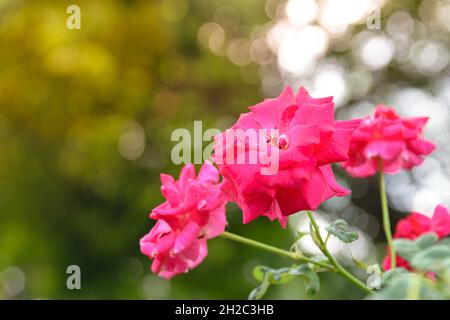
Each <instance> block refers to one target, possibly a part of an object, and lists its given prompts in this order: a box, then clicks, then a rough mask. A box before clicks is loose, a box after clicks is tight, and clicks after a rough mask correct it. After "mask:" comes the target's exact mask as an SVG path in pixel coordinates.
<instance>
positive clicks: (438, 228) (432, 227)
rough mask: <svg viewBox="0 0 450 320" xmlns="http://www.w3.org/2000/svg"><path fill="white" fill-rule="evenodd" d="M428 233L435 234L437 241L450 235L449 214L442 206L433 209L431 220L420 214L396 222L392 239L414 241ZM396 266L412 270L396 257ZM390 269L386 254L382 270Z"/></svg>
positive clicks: (388, 257)
mask: <svg viewBox="0 0 450 320" xmlns="http://www.w3.org/2000/svg"><path fill="white" fill-rule="evenodd" d="M428 232H434V233H436V235H437V236H438V238H439V239H442V238H445V237H447V236H448V235H450V212H449V210H448V208H446V207H445V206H443V205H438V206H437V207H436V208H435V209H434V214H433V217H431V219H430V218H429V217H427V216H425V215H423V214H421V213H416V212H413V213H411V214H410V215H409V216H407V217H406V218H405V219H402V220H400V221H399V222H398V224H397V226H396V228H395V234H394V238H405V239H411V240H414V239H416V238H418V237H420V236H421V235H423V234H425V233H428ZM396 264H397V266H398V267H403V268H406V269H408V270H412V269H411V267H410V265H409V263H408V262H407V261H406V260H405V259H403V258H402V257H400V256H398V255H397V257H396ZM390 268H391V258H390V255H389V252H388V254H387V256H386V257H385V258H384V261H383V269H384V270H389V269H390Z"/></svg>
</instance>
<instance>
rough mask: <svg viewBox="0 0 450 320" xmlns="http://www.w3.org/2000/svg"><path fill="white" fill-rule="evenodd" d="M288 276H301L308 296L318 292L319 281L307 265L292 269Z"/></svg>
mask: <svg viewBox="0 0 450 320" xmlns="http://www.w3.org/2000/svg"><path fill="white" fill-rule="evenodd" d="M290 274H291V275H293V276H301V277H302V278H303V280H304V283H305V291H306V293H309V294H315V293H317V292H319V290H320V280H319V277H318V276H317V273H315V272H314V271H313V270H311V268H310V267H309V266H308V265H307V264H302V265H301V266H299V267H297V268H292V269H291V271H290Z"/></svg>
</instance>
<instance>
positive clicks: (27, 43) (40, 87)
mask: <svg viewBox="0 0 450 320" xmlns="http://www.w3.org/2000/svg"><path fill="white" fill-rule="evenodd" d="M70 4H72V1H69V0H67V1H60V0H53V1H49V0H32V1H31V0H29V1H20V0H1V1H0V48H1V49H0V272H1V270H3V269H5V268H10V267H12V266H14V267H17V268H19V269H20V270H21V271H22V273H23V275H24V276H25V287H24V289H23V291H21V292H20V293H19V294H17V295H9V294H8V290H6V289H5V287H6V285H5V284H3V287H2V286H1V285H0V298H33V299H34V298H50V299H52V298H67V299H79V298H86V299H92V298H113V299H115V298H124V299H141V298H194V299H197V298H246V297H247V296H248V293H249V292H250V290H251V288H253V287H254V286H255V284H256V283H255V280H253V279H252V276H251V272H252V269H253V267H254V266H255V265H257V264H266V265H270V266H271V267H281V266H283V261H282V260H281V259H276V260H275V259H274V258H273V257H272V256H270V255H267V254H265V253H261V252H255V251H254V250H253V249H248V248H243V247H242V246H240V245H238V244H234V243H230V242H229V241H227V240H224V239H216V240H213V241H210V244H209V255H208V257H207V259H206V260H205V262H204V263H203V264H202V265H201V266H199V267H198V268H196V269H195V270H193V271H192V272H190V273H189V274H188V275H180V276H178V277H176V278H175V279H173V280H172V281H170V282H167V281H165V280H162V279H160V278H157V277H156V276H154V275H152V274H151V272H150V270H149V267H150V261H148V259H147V258H146V257H144V256H143V255H141V254H140V252H139V245H138V243H139V239H140V237H141V236H143V235H144V234H145V233H146V232H148V230H149V229H150V227H151V226H152V223H153V222H152V221H151V220H149V219H148V217H147V216H148V213H149V211H150V210H151V208H153V207H154V206H155V205H157V204H159V203H160V202H161V201H162V199H163V198H162V196H161V194H160V191H159V185H160V182H159V173H160V172H162V171H164V172H168V173H172V174H178V171H179V169H180V167H177V166H174V165H173V164H171V161H170V151H171V148H172V146H173V143H172V142H171V141H170V134H171V132H172V130H173V129H175V128H179V127H186V128H189V127H191V126H192V123H193V121H194V120H203V121H204V126H211V127H219V128H221V127H223V126H224V125H226V124H227V123H229V122H230V121H231V120H232V119H233V117H236V116H237V115H238V114H239V113H241V112H243V111H245V110H246V107H247V106H248V105H251V104H254V103H255V102H257V101H259V100H260V99H261V98H262V95H261V93H260V87H259V83H258V69H257V67H256V66H248V67H246V68H245V72H246V76H245V77H243V74H242V73H243V69H242V68H241V67H238V66H235V65H233V64H231V63H230V62H229V61H228V60H227V59H224V58H222V57H220V56H217V55H214V54H212V53H211V52H210V51H209V50H206V49H204V48H203V47H201V46H200V45H199V44H198V41H197V32H198V29H199V28H200V26H201V25H202V24H204V23H205V22H206V21H208V20H209V19H210V17H211V16H212V15H213V14H214V11H215V10H216V9H217V8H218V7H219V6H222V5H224V4H232V5H233V6H235V7H237V8H238V9H239V11H240V13H241V19H242V21H241V22H242V23H244V24H248V25H257V24H262V23H265V22H266V19H267V18H266V16H265V13H264V5H263V4H262V2H261V1H259V0H252V1H245V2H244V1H238V0H233V1H225V0H195V1H187V0H170V1H168V0H166V1H163V2H161V1H146V0H134V1H133V0H122V1H119V0H117V1H112V0H80V1H76V4H78V5H79V6H80V7H81V17H82V24H81V26H82V29H81V30H69V29H67V28H66V18H67V16H68V15H67V14H66V8H67V6H68V5H70ZM243 78H245V79H246V81H244V80H243ZM249 79H256V81H250V80H249ZM142 132H144V134H143V139H144V140H142V137H141V136H140V134H141V133H142ZM121 139H125V140H121ZM127 139H128V140H127ZM121 141H122V142H123V141H125V142H124V144H125V146H124V147H123V148H125V149H123V148H122V149H121ZM142 143H144V147H145V148H143V149H142ZM130 145H131V146H130ZM228 218H229V223H230V231H232V232H237V233H240V234H242V235H247V236H249V237H252V238H255V239H259V240H264V241H266V242H268V243H271V244H274V245H278V246H282V247H288V246H289V244H290V242H291V241H292V237H291V234H290V233H289V232H286V231H283V230H282V229H281V227H279V226H278V225H277V224H276V223H270V222H269V221H266V220H261V221H256V222H254V223H252V225H251V227H243V226H242V225H241V216H240V213H239V211H238V210H237V208H236V207H235V206H233V205H231V206H230V210H229V213H228ZM72 264H76V265H79V266H80V267H81V270H82V289H81V290H73V291H70V290H68V289H67V288H66V278H67V274H66V268H67V266H69V265H72ZM19 278H20V277H19ZM322 280H324V281H323V282H322V284H321V285H322V291H321V294H320V295H319V296H317V298H330V297H331V298H359V297H361V294H360V293H359V292H357V291H355V290H347V284H346V283H345V282H344V281H342V280H341V279H340V278H336V277H334V276H333V275H331V276H328V275H327V276H325V277H324V278H323V279H322ZM4 281H6V280H4ZM11 281H13V282H14V281H16V282H17V281H19V282H20V279H19V280H17V279H16V280H14V279H12V280H11ZM13 285H14V283H13ZM302 286H303V284H302V282H301V281H300V280H299V281H298V282H296V281H293V282H292V283H291V284H289V285H287V286H285V287H283V291H281V290H278V289H277V288H274V289H273V290H272V291H271V292H270V293H269V295H268V297H269V298H299V297H303V295H304V294H303V291H304V290H303V287H302Z"/></svg>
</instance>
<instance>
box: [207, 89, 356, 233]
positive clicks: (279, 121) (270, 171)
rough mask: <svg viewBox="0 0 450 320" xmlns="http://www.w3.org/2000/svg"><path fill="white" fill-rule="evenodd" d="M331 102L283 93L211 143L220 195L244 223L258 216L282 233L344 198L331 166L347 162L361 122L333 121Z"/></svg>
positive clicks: (253, 109) (252, 110) (255, 108)
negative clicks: (300, 217) (303, 214)
mask: <svg viewBox="0 0 450 320" xmlns="http://www.w3.org/2000/svg"><path fill="white" fill-rule="evenodd" d="M332 100H333V97H326V98H320V99H314V98H312V97H311V96H309V94H308V92H307V91H306V90H305V89H304V88H300V90H299V91H298V93H297V95H294V93H293V92H292V89H291V88H289V87H287V88H286V89H285V90H284V91H283V92H282V93H281V94H280V96H279V97H277V98H275V99H266V100H265V101H263V102H261V103H259V104H257V105H255V106H253V107H250V112H248V113H245V114H242V115H241V116H240V118H239V120H238V121H237V123H235V124H234V125H233V126H232V127H231V128H230V129H228V130H226V131H225V132H223V133H222V134H220V135H218V136H216V137H215V145H214V156H213V158H214V161H215V163H216V164H217V166H218V167H219V170H220V173H221V174H222V176H223V178H224V180H223V184H222V190H223V191H224V192H225V193H226V194H227V195H228V197H229V198H230V200H232V201H235V202H237V204H238V205H239V207H240V208H241V209H242V211H243V221H244V223H248V222H250V221H252V220H254V219H255V218H257V217H259V216H261V215H262V216H266V217H268V218H269V219H270V220H274V219H278V220H279V222H280V223H281V225H282V226H283V227H285V226H286V223H287V216H289V215H291V214H293V213H296V212H299V211H301V210H306V209H311V210H314V209H317V207H318V206H319V205H320V204H321V203H322V202H324V201H325V200H327V199H329V198H331V197H333V196H339V197H342V196H346V195H347V194H349V191H348V190H347V189H345V188H343V187H341V186H340V185H338V184H337V182H336V180H335V177H334V174H333V171H332V169H331V166H330V164H331V163H333V162H340V161H344V160H346V159H347V153H348V147H349V143H350V138H351V134H352V132H353V130H354V128H356V127H357V126H358V125H359V122H360V120H354V121H334V114H333V112H334V110H333V105H334V104H333V102H332ZM239 131H240V132H244V133H245V135H242V134H241V135H239V134H238V132H239ZM255 155H256V156H257V157H255Z"/></svg>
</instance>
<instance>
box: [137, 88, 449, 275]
mask: <svg viewBox="0 0 450 320" xmlns="http://www.w3.org/2000/svg"><path fill="white" fill-rule="evenodd" d="M332 100H333V98H332V97H326V98H319V99H315V98H312V97H311V96H310V95H309V94H308V92H307V91H306V90H305V89H304V88H300V89H299V91H298V93H297V94H296V95H295V94H294V93H293V91H292V90H291V88H289V87H287V88H286V89H285V90H284V91H283V92H282V93H281V94H280V96H279V97H277V98H275V99H266V100H265V101H263V102H261V103H259V104H257V105H255V106H253V107H250V112H248V113H245V114H242V115H241V116H240V118H239V120H238V121H237V122H236V124H235V125H234V126H233V127H232V128H230V129H231V130H236V129H242V130H254V131H255V132H261V131H258V130H259V129H265V130H266V132H273V134H269V135H268V136H266V137H262V139H257V140H256V141H258V142H257V143H259V144H265V145H264V147H265V148H268V151H269V154H271V153H275V152H277V154H278V155H279V159H278V160H279V170H278V171H277V172H276V173H275V174H272V175H264V174H262V173H261V168H262V167H264V166H267V164H266V162H256V163H239V161H236V159H237V158H238V157H244V158H245V156H246V155H247V153H249V152H250V151H251V150H254V149H255V148H258V147H261V145H259V146H258V145H256V146H255V145H254V144H255V141H248V140H246V139H243V140H242V139H238V138H236V137H234V138H232V139H229V140H228V141H227V140H226V137H227V135H226V132H224V133H222V134H221V135H220V136H218V137H216V145H215V147H214V155H213V160H214V162H215V163H216V164H217V167H218V169H216V167H214V166H213V165H212V164H211V163H209V162H206V163H205V164H203V166H202V168H201V169H200V172H199V174H198V176H197V177H196V175H195V170H194V167H193V165H190V164H188V165H186V166H185V167H184V168H183V169H182V171H181V174H180V177H179V180H178V181H175V180H174V179H173V178H172V177H171V176H168V175H165V174H162V175H161V180H162V187H161V190H162V193H163V195H164V197H165V198H166V201H165V202H164V203H163V204H161V205H160V206H158V207H156V208H155V209H153V210H152V213H151V214H150V218H152V219H155V220H157V223H156V224H155V226H154V227H153V229H152V230H151V231H150V232H149V233H148V234H147V235H146V236H144V237H143V238H142V239H141V242H140V246H141V251H142V253H143V254H145V255H147V256H148V257H149V258H151V259H153V264H152V271H153V272H155V273H157V274H159V275H160V276H162V277H164V278H166V279H170V278H172V277H173V276H174V275H176V274H179V273H183V272H187V271H188V270H189V269H191V268H194V267H196V266H197V265H198V264H199V263H201V262H202V261H203V259H204V258H205V256H206V255H207V244H206V241H207V239H211V238H214V237H216V236H218V235H220V234H221V233H222V232H223V231H224V229H225V225H226V217H225V205H226V203H227V201H234V202H236V203H237V204H238V205H239V207H240V208H241V209H242V212H243V222H244V223H248V222H250V221H252V220H254V219H256V218H257V217H259V216H266V217H268V218H269V219H270V220H274V219H277V220H278V221H279V222H280V224H281V225H282V226H283V227H285V226H286V223H287V217H288V216H289V215H291V214H294V213H297V212H299V211H301V210H314V209H317V208H318V207H319V206H320V204H321V203H322V202H324V201H326V200H327V199H329V198H331V197H333V196H338V197H342V196H346V195H348V194H349V193H350V191H349V190H347V189H345V188H343V187H342V186H340V185H339V184H338V183H337V182H336V179H335V177H334V173H333V171H332V168H331V164H332V163H341V164H342V166H343V168H344V169H345V170H347V172H348V173H349V174H350V175H352V176H355V177H368V176H371V175H374V174H375V173H376V172H377V171H382V172H386V173H395V172H398V171H399V170H401V169H407V170H409V169H411V168H413V167H414V166H417V165H418V164H420V163H421V162H422V161H423V159H422V158H421V156H423V155H427V154H430V153H431V152H432V151H433V149H434V148H435V146H434V144H432V143H431V142H429V141H426V140H424V139H423V138H421V134H422V130H423V127H424V125H425V123H426V121H427V118H408V119H402V118H400V117H399V116H398V115H397V114H396V113H395V111H394V110H392V109H390V108H388V107H385V106H377V107H376V109H375V113H374V116H372V117H367V118H364V119H355V120H350V121H335V119H334V110H333V101H332ZM260 138H261V137H260ZM219 140H220V141H221V143H218V141H219ZM229 151H233V152H232V153H231V154H232V157H231V158H230V157H229V156H228V155H229ZM227 152H228V153H227ZM219 173H220V175H221V176H222V181H221V182H219ZM439 210H441V209H439ZM432 221H433V220H432ZM446 221H447V222H448V220H446ZM430 225H434V224H433V222H432V223H431V224H430ZM446 228H447V227H446ZM424 230H425V229H424ZM427 230H434V229H433V228H432V227H428V229H427ZM445 230H447V231H448V229H445ZM447 231H446V232H447ZM447 234H448V233H447Z"/></svg>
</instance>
